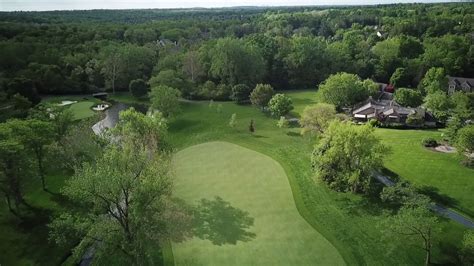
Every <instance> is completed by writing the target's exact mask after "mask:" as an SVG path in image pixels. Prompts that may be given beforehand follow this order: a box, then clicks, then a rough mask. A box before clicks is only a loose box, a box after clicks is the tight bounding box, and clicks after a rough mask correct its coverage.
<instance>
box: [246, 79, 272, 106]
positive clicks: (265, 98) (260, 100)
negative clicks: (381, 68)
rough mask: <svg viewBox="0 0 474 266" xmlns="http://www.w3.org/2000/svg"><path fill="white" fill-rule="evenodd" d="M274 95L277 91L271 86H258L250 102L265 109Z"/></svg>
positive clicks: (251, 95)
mask: <svg viewBox="0 0 474 266" xmlns="http://www.w3.org/2000/svg"><path fill="white" fill-rule="evenodd" d="M273 94H275V91H274V90H273V88H272V86H270V85H269V84H257V86H256V87H255V89H254V90H253V91H252V93H251V94H250V101H251V102H252V104H253V105H256V106H258V107H260V108H264V107H266V106H267V104H268V102H269V101H270V99H271V98H272V97H273Z"/></svg>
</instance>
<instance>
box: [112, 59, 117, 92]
mask: <svg viewBox="0 0 474 266" xmlns="http://www.w3.org/2000/svg"><path fill="white" fill-rule="evenodd" d="M115 68H116V66H115V64H114V67H113V70H112V94H115V78H116V73H115Z"/></svg>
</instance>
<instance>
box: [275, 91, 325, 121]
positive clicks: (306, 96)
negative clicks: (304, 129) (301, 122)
mask: <svg viewBox="0 0 474 266" xmlns="http://www.w3.org/2000/svg"><path fill="white" fill-rule="evenodd" d="M283 93H285V94H286V95H288V96H290V97H291V100H292V101H293V106H294V109H293V111H292V112H291V114H292V115H293V116H296V117H299V116H300V115H301V114H302V113H303V110H304V108H305V107H306V106H308V105H314V104H316V103H317V101H316V91H315V90H314V91H308V90H304V91H300V90H297V91H284V92H283Z"/></svg>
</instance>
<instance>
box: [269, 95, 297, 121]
mask: <svg viewBox="0 0 474 266" xmlns="http://www.w3.org/2000/svg"><path fill="white" fill-rule="evenodd" d="M268 109H269V110H270V113H271V114H272V115H273V116H277V117H278V116H283V115H286V114H288V113H289V112H290V111H291V110H293V104H292V102H291V98H290V97H288V96H286V95H285V94H282V93H278V94H275V95H274V96H273V97H272V98H271V99H270V101H269V102H268Z"/></svg>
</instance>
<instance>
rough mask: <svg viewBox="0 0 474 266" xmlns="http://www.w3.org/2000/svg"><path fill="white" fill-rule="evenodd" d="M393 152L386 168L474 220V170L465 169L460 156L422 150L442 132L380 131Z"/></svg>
mask: <svg viewBox="0 0 474 266" xmlns="http://www.w3.org/2000/svg"><path fill="white" fill-rule="evenodd" d="M376 134H377V135H378V136H379V137H380V138H381V139H382V141H383V142H384V143H385V144H386V145H387V146H389V147H390V148H391V151H392V153H391V154H389V155H387V157H386V158H385V166H386V167H387V168H388V169H389V170H391V171H392V172H394V173H395V174H397V175H398V176H400V177H401V178H404V179H406V180H409V181H410V182H412V183H413V184H414V185H416V186H417V187H418V188H419V189H420V191H421V192H422V193H425V194H427V195H429V196H431V198H433V199H434V200H436V201H437V202H439V203H441V204H444V205H447V206H449V207H454V208H456V209H458V210H460V211H461V212H464V213H465V214H467V215H469V216H471V217H474V196H473V194H472V193H473V191H474V169H470V168H467V167H465V166H463V165H461V163H460V161H461V159H460V158H459V156H458V155H457V154H447V153H440V152H436V151H433V150H430V149H427V148H425V147H423V146H422V144H421V142H422V140H423V139H424V138H428V137H430V138H434V139H437V140H440V139H441V134H442V131H441V130H394V129H382V128H381V129H377V130H376Z"/></svg>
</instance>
